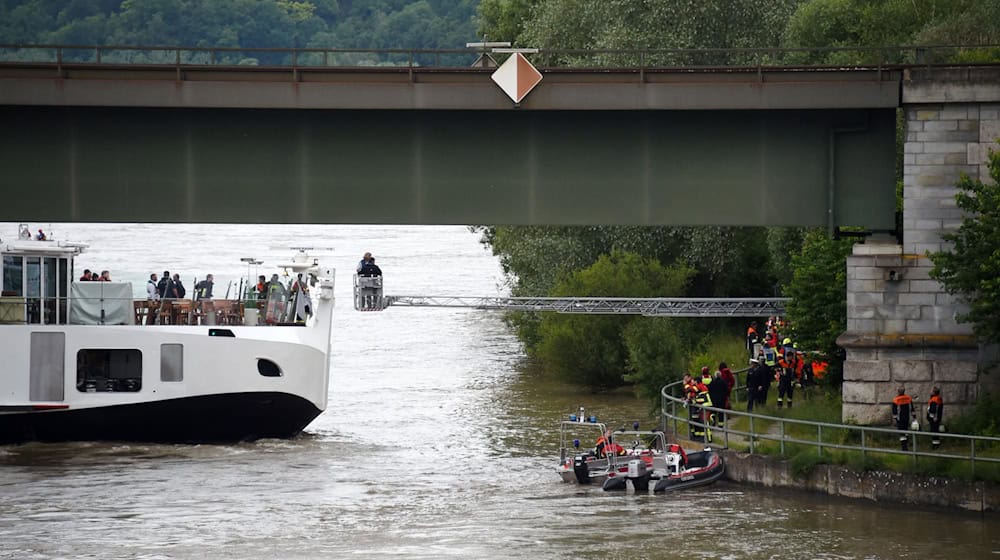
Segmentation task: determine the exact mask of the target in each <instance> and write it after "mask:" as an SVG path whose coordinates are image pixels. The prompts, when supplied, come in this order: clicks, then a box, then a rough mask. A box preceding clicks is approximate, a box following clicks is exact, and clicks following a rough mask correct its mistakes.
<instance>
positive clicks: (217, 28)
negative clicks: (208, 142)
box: [0, 0, 478, 63]
mask: <svg viewBox="0 0 1000 560" xmlns="http://www.w3.org/2000/svg"><path fill="white" fill-rule="evenodd" d="M477 4H478V2H477V1H476V0H458V1H444V0H416V1H414V0H372V1H366V2H356V1H352V0H341V1H339V2H338V1H337V0H212V1H211V2H204V1H201V0H141V1H139V0H73V1H70V2H66V1H62V0H58V1H57V0H24V1H13V0H0V16H2V17H0V37H3V38H4V40H3V42H4V43H24V44H41V43H47V44H78V45H143V46H191V47H245V48H251V49H252V48H276V47H307V46H308V47H317V48H331V47H337V48H449V49H454V48H461V47H463V46H464V44H465V42H467V41H470V40H473V39H474V38H475V23H474V21H473V18H474V15H475V11H476V6H477ZM253 56H258V55H256V54H254V55H253ZM260 56H261V58H262V62H265V63H266V62H274V61H273V60H269V59H268V56H271V55H260ZM365 56H370V55H365ZM363 59H364V56H358V57H355V58H354V59H351V60H353V61H355V62H360V61H362V60H363ZM345 60H346V59H345ZM234 62H238V60H234ZM341 62H343V61H341Z"/></svg>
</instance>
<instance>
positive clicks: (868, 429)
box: [660, 370, 1000, 474]
mask: <svg viewBox="0 0 1000 560" xmlns="http://www.w3.org/2000/svg"><path fill="white" fill-rule="evenodd" d="M740 371H746V370H740ZM734 373H739V372H734ZM681 384H682V382H681V381H675V382H673V383H668V384H667V385H664V386H663V388H662V389H660V397H661V415H662V420H663V427H664V429H665V428H666V427H667V424H668V423H669V422H670V421H673V428H674V433H678V422H681V421H683V422H685V423H688V424H690V425H693V426H696V427H700V428H703V429H706V430H716V431H717V432H719V431H721V432H722V433H723V436H724V444H723V445H724V447H725V448H728V447H729V436H730V434H732V435H735V436H741V437H745V438H747V440H748V450H749V452H750V453H751V454H753V453H754V452H755V451H754V441H757V440H765V441H776V442H778V444H779V446H780V447H779V449H780V453H781V454H782V455H784V454H785V444H786V443H789V444H801V445H814V446H816V449H817V453H818V454H819V456H820V457H822V456H823V450H824V449H843V450H848V451H860V452H861V455H862V458H864V457H866V456H867V454H869V453H883V454H889V455H909V456H910V457H912V458H913V463H914V465H916V463H917V459H918V458H919V457H926V458H934V459H950V460H961V461H969V463H970V469H971V472H972V474H975V471H976V462H977V461H978V462H982V463H1000V457H984V456H979V455H977V454H976V444H977V443H985V444H990V445H998V446H1000V438H997V437H989V436H975V435H966V434H953V433H944V432H939V433H936V434H931V433H929V432H921V431H914V430H897V429H893V428H881V427H875V426H859V425H852V424H834V423H830V422H819V421H815V420H799V419H794V418H782V417H779V416H768V415H765V414H758V413H755V412H743V411H738V410H731V409H724V408H719V407H715V406H703V407H700V408H702V409H703V410H707V411H709V412H712V413H724V414H725V415H726V417H727V420H726V423H725V426H724V427H722V428H718V427H716V426H712V425H711V424H706V423H704V422H696V421H692V420H691V419H689V418H686V417H682V416H678V414H677V406H678V405H681V406H684V407H686V406H687V402H686V401H685V400H684V399H683V398H680V397H678V396H676V395H675V394H674V393H675V392H676V390H677V388H678V387H680V386H681ZM668 391H669V393H668ZM739 417H743V418H748V419H749V430H748V431H744V430H735V429H732V428H731V427H730V426H731V420H730V419H732V418H739ZM755 420H763V421H767V422H777V423H778V426H779V427H778V432H779V433H778V434H771V433H768V432H766V431H759V430H756V429H755V422H754V421H755ZM789 424H792V425H799V426H812V427H814V428H816V434H817V437H816V439H815V440H806V439H799V438H796V437H792V436H789V435H787V434H786V430H785V426H786V425H789ZM824 428H832V429H835V430H847V431H849V432H857V433H858V434H859V436H860V439H861V444H860V445H854V444H843V443H835V442H832V441H831V442H824V441H823V429H824ZM873 433H874V434H893V435H896V436H901V435H904V436H906V437H908V438H909V439H910V450H908V451H903V450H901V449H891V448H885V447H872V446H871V445H867V444H866V441H870V438H869V437H868V436H870V435H871V434H873ZM918 436H924V438H928V437H932V436H936V437H938V438H939V439H941V440H942V445H943V441H944V440H946V439H947V440H952V441H961V440H965V441H968V442H969V454H968V455H959V454H956V453H947V452H932V451H921V450H919V449H918V448H917V442H918V441H919V440H920V439H921V438H918Z"/></svg>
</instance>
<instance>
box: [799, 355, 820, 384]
mask: <svg viewBox="0 0 1000 560" xmlns="http://www.w3.org/2000/svg"><path fill="white" fill-rule="evenodd" d="M803 362H805V363H803V364H802V375H801V376H800V377H799V383H801V384H802V388H803V389H805V388H808V387H812V386H813V385H815V384H816V381H815V380H814V379H813V360H809V361H808V362H806V361H805V360H803Z"/></svg>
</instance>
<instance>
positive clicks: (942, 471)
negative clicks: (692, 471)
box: [716, 387, 1000, 482]
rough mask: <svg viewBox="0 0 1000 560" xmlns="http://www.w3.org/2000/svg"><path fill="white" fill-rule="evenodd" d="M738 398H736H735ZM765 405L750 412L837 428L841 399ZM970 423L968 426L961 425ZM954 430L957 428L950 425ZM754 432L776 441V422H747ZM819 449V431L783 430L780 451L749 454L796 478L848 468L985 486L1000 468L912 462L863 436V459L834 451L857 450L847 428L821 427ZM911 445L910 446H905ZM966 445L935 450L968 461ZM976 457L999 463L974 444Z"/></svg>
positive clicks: (736, 440)
mask: <svg viewBox="0 0 1000 560" xmlns="http://www.w3.org/2000/svg"><path fill="white" fill-rule="evenodd" d="M741 396H742V395H741ZM768 399H769V402H768V403H767V404H766V405H764V406H760V407H755V408H754V412H755V413H758V414H763V415H766V416H773V417H775V418H786V419H790V420H792V419H794V420H809V421H814V422H825V423H830V424H840V423H841V419H840V417H841V397H840V392H839V391H837V390H835V389H833V388H828V387H812V388H810V389H808V390H806V391H803V390H802V389H796V395H795V400H794V402H795V406H794V407H793V408H791V409H788V408H781V409H779V408H778V407H777V405H776V403H775V402H774V401H775V399H776V395H775V394H774V387H772V389H771V391H770V392H769V393H768ZM732 406H733V409H734V410H737V411H744V410H746V400H745V399H737V400H734V401H733V402H732ZM966 422H971V421H966ZM955 424H956V425H960V424H959V421H957V420H956V422H955ZM729 427H730V428H731V429H733V430H736V431H742V432H748V431H750V419H749V418H747V417H730V419H729ZM753 427H754V432H756V433H768V434H770V435H772V436H774V437H779V436H780V435H781V433H782V432H781V422H779V421H778V420H763V419H759V418H756V419H754V421H753ZM821 430H822V443H823V445H818V444H817V442H818V441H820V428H817V427H816V426H810V425H798V424H785V425H784V435H785V438H786V441H785V442H784V445H783V446H782V443H781V442H780V441H772V440H766V439H759V440H758V441H757V442H756V445H755V446H754V453H759V454H762V455H772V456H779V457H783V458H786V459H788V460H789V461H790V462H791V466H792V471H793V472H794V474H795V475H796V476H798V477H805V476H808V475H809V473H811V472H812V470H813V469H814V468H815V467H816V466H817V465H821V464H830V465H844V466H847V467H848V468H850V469H852V470H855V471H859V472H863V471H873V470H889V471H895V472H903V473H912V474H921V475H928V476H944V477H948V478H953V479H957V480H985V481H989V482H1000V464H998V463H985V462H981V461H980V462H976V464H975V467H974V468H973V466H972V463H971V462H970V461H968V460H957V459H944V458H935V457H919V458H917V459H916V460H914V457H913V456H910V455H901V454H897V453H893V451H897V450H899V437H898V436H897V435H896V434H894V433H881V432H866V435H865V441H864V443H865V446H866V447H867V448H868V451H867V452H866V453H862V452H861V451H856V450H848V449H836V448H833V447H830V446H831V445H861V432H860V431H859V430H851V429H848V428H829V427H822V428H821ZM721 438H722V436H721V435H720V434H719V432H716V443H722V439H721ZM788 440H799V441H802V442H808V443H796V442H793V441H788ZM729 444H730V445H729V446H730V448H732V449H736V450H741V451H747V450H749V444H748V443H747V440H746V438H744V437H740V436H736V435H731V436H730V440H729ZM911 445H912V442H911ZM916 445H917V446H918V449H919V450H921V451H927V450H929V449H930V436H929V434H928V435H921V436H918V437H917V443H916ZM968 445H969V444H968V443H966V442H964V441H961V442H958V441H956V442H955V443H948V440H945V445H942V447H941V449H940V450H939V451H940V452H942V453H951V454H955V455H966V456H967V455H969V447H968ZM976 456H977V457H1000V449H998V448H997V447H995V446H991V445H984V444H977V446H976Z"/></svg>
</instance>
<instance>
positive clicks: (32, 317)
mask: <svg viewBox="0 0 1000 560" xmlns="http://www.w3.org/2000/svg"><path fill="white" fill-rule="evenodd" d="M85 247H86V245H83V244H79V243H65V242H58V241H53V240H47V239H36V238H35V237H34V236H32V234H31V230H30V229H29V228H28V226H27V225H26V224H21V225H20V226H18V235H17V238H16V239H12V240H5V239H0V323H2V324H36V325H65V324H68V323H69V322H70V314H71V313H72V311H71V306H70V291H71V287H72V284H73V259H74V258H75V257H76V256H77V255H79V254H80V253H81V252H82V251H83V249H84V248H85Z"/></svg>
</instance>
